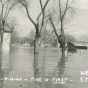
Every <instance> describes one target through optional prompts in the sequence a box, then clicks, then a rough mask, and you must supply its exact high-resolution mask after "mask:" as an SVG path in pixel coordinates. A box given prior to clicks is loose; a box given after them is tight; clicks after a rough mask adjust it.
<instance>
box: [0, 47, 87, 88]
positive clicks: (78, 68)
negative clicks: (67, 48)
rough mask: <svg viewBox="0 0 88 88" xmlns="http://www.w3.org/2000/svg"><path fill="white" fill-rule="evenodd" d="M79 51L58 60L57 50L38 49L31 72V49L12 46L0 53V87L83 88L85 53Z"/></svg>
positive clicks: (59, 55)
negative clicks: (35, 67) (35, 65)
mask: <svg viewBox="0 0 88 88" xmlns="http://www.w3.org/2000/svg"><path fill="white" fill-rule="evenodd" d="M80 51H81V52H74V53H71V52H69V53H67V55H66V56H65V57H63V58H62V55H61V50H60V49H59V48H40V49H39V60H38V67H37V69H36V70H35V69H34V67H33V63H34V62H33V61H34V60H33V58H34V56H33V47H30V46H12V47H11V52H10V53H2V54H1V53H0V88H87V87H88V72H87V74H86V75H82V74H81V73H82V72H84V71H88V50H80ZM34 73H36V75H37V76H36V77H37V78H36V82H34V81H35V79H34V77H35V76H34V75H35V74H34Z"/></svg>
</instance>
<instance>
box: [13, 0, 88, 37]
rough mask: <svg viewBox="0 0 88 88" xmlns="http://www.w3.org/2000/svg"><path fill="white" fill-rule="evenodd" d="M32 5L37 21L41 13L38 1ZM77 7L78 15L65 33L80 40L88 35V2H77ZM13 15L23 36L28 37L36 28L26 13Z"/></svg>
mask: <svg viewBox="0 0 88 88" xmlns="http://www.w3.org/2000/svg"><path fill="white" fill-rule="evenodd" d="M31 4H32V6H31V8H30V11H31V16H32V17H33V19H34V20H35V18H36V16H37V14H38V13H39V12H40V7H39V3H38V0H33V2H32V3H31ZM75 6H76V8H77V9H78V11H77V14H76V16H75V17H74V19H73V20H72V22H71V24H70V26H69V27H68V28H67V29H66V30H65V32H67V33H70V34H72V35H74V36H75V37H76V38H78V37H80V36H81V35H87V34H88V0H75ZM12 15H13V16H16V17H17V19H18V23H19V25H20V27H19V29H22V31H21V32H20V35H21V36H26V35H27V34H28V33H29V31H30V30H31V29H33V28H34V27H33V25H32V24H31V22H30V21H29V20H28V18H27V17H26V15H25V13H22V12H21V11H20V10H19V11H15V13H14V14H12Z"/></svg>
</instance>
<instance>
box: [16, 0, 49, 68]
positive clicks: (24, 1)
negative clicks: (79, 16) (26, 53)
mask: <svg viewBox="0 0 88 88" xmlns="http://www.w3.org/2000/svg"><path fill="white" fill-rule="evenodd" d="M17 1H18V2H19V3H20V4H21V5H22V6H23V7H24V8H25V10H26V13H27V17H28V19H29V20H30V21H31V23H32V24H33V25H34V27H35V31H36V34H35V41H34V65H35V67H37V65H38V49H39V48H38V47H39V45H38V42H39V38H40V37H41V30H42V28H43V25H44V18H45V8H46V6H47V4H48V2H49V0H46V2H45V4H44V5H43V3H42V0H39V3H40V7H41V12H40V13H39V15H38V16H37V18H36V22H35V21H34V20H33V19H32V17H31V15H30V11H29V5H30V0H29V1H28V0H17ZM40 19H41V23H40Z"/></svg>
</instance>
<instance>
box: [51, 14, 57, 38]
mask: <svg viewBox="0 0 88 88" xmlns="http://www.w3.org/2000/svg"><path fill="white" fill-rule="evenodd" d="M49 18H50V22H51V24H52V27H53V29H54V32H55V34H56V36H57V37H59V35H58V34H57V31H56V28H55V25H54V23H53V22H52V19H51V16H50V15H49Z"/></svg>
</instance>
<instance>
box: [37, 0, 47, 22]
mask: <svg viewBox="0 0 88 88" xmlns="http://www.w3.org/2000/svg"><path fill="white" fill-rule="evenodd" d="M48 2H49V0H47V1H46V3H45V5H44V7H42V11H41V12H40V14H39V15H38V17H37V21H38V20H39V17H40V16H41V15H42V12H43V11H44V10H45V8H46V6H47V4H48Z"/></svg>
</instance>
